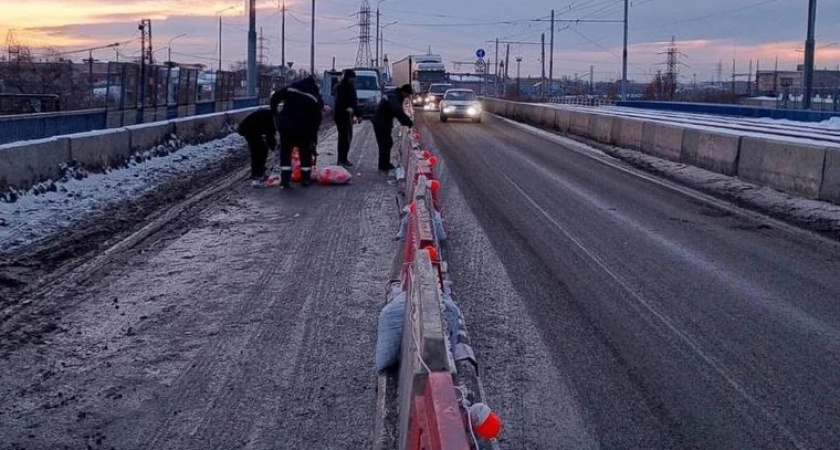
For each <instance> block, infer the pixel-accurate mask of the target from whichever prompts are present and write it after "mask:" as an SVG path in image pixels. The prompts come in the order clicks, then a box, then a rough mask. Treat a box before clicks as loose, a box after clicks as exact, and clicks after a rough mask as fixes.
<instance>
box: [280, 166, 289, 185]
mask: <svg viewBox="0 0 840 450" xmlns="http://www.w3.org/2000/svg"><path fill="white" fill-rule="evenodd" d="M291 188H292V171H291V170H282V171H280V189H291Z"/></svg>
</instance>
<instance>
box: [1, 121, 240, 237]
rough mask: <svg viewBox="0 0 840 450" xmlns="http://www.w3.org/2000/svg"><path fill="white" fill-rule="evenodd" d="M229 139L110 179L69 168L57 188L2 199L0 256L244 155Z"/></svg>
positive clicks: (149, 156)
mask: <svg viewBox="0 0 840 450" xmlns="http://www.w3.org/2000/svg"><path fill="white" fill-rule="evenodd" d="M244 145H245V141H244V139H243V138H242V137H241V136H239V135H237V134H235V133H234V134H230V135H228V136H226V137H224V138H222V139H217V140H214V141H210V142H207V143H204V144H200V145H187V146H181V145H180V144H179V143H177V142H175V141H171V142H169V143H167V144H165V145H161V146H158V147H155V148H154V149H151V150H149V151H146V152H144V153H140V154H137V155H135V156H134V157H133V158H132V160H131V161H130V162H129V164H128V165H127V167H123V168H118V169H112V170H109V171H107V172H105V173H85V172H81V171H78V170H76V169H74V168H67V169H66V170H65V176H64V178H63V179H62V180H59V181H58V182H55V183H53V182H47V183H41V184H40V185H38V186H35V187H34V188H33V189H31V190H30V191H28V192H26V193H18V194H15V193H12V194H9V193H7V194H6V195H5V198H3V197H0V253H1V252H5V251H8V250H12V249H14V248H16V247H19V246H21V245H26V244H29V243H32V242H34V241H37V240H39V239H41V238H44V237H46V236H49V235H51V234H53V233H56V232H58V231H60V230H62V229H64V228H66V227H68V226H71V225H73V224H76V223H78V222H80V221H82V220H84V219H85V218H86V217H87V216H89V215H90V214H91V213H94V212H97V211H101V210H103V209H104V208H106V207H108V206H110V205H113V204H115V203H118V202H121V201H125V200H129V199H133V198H137V197H139V196H141V195H143V194H144V193H147V192H149V191H151V190H153V189H154V188H155V187H156V186H158V185H160V184H161V183H163V182H166V181H169V180H173V179H176V178H178V177H181V176H185V175H190V174H193V173H195V172H196V171H200V170H202V169H203V168H205V167H207V166H208V165H209V164H211V163H213V162H216V161H219V160H220V159H223V158H225V157H227V156H231V155H233V154H235V153H239V152H242V151H243V147H244ZM12 200H13V201H12Z"/></svg>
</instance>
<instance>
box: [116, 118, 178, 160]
mask: <svg viewBox="0 0 840 450" xmlns="http://www.w3.org/2000/svg"><path fill="white" fill-rule="evenodd" d="M126 129H127V130H128V141H129V144H128V146H129V149H130V150H131V153H135V152H139V151H143V150H148V149H150V148H152V147H154V146H156V145H160V144H162V143H164V142H166V141H167V140H168V139H169V138H170V136H171V135H172V134H174V133H175V124H173V123H172V121H165V122H153V123H147V124H142V125H131V126H128V127H126Z"/></svg>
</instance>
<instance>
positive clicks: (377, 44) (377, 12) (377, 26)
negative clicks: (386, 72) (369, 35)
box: [376, 0, 386, 68]
mask: <svg viewBox="0 0 840 450" xmlns="http://www.w3.org/2000/svg"><path fill="white" fill-rule="evenodd" d="M384 1H386V0H379V1H378V2H377V3H376V67H377V68H379V34H380V33H381V32H382V30H381V29H380V28H379V5H380V4H382V2H384ZM382 53H385V52H384V51H383V52H382Z"/></svg>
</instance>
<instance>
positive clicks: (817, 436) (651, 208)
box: [418, 114, 840, 450]
mask: <svg viewBox="0 0 840 450" xmlns="http://www.w3.org/2000/svg"><path fill="white" fill-rule="evenodd" d="M418 117H421V118H420V119H419V122H420V128H421V131H422V134H423V136H424V139H426V140H427V142H428V146H429V147H431V150H433V151H435V152H438V153H439V154H441V155H442V156H443V158H442V163H441V165H440V168H439V176H440V178H441V179H442V186H443V187H442V195H443V205H444V208H446V209H445V212H444V217H445V220H446V223H447V226H448V229H449V235H448V238H449V243H448V257H449V260H450V263H451V271H452V274H451V275H452V279H453V281H454V286H453V288H454V291H455V294H456V296H457V298H456V300H457V301H458V302H459V304H460V305H461V307H462V309H463V311H464V315H465V318H466V321H467V328H468V331H469V333H470V335H471V339H472V341H473V342H474V344H475V349H476V353H477V357H478V359H479V361H480V362H481V363H482V364H483V365H484V371H483V374H482V376H483V382H484V386H485V389H486V394H487V398H488V401H489V403H490V404H491V406H493V407H494V408H495V409H496V410H497V411H498V412H499V413H500V415H501V416H502V417H503V419H504V420H505V433H504V438H503V439H502V442H501V445H502V447H503V448H509V449H599V448H603V449H741V450H743V449H762V450H769V449H829V448H840V307H838V301H840V276H838V274H840V251H838V246H837V245H836V244H834V243H832V242H827V241H825V240H822V239H818V238H815V237H812V236H810V235H808V234H802V233H796V232H791V231H790V230H788V229H785V228H784V227H780V226H777V224H774V223H773V222H765V221H760V220H755V219H754V218H749V216H744V215H741V214H736V213H733V212H732V211H731V210H729V209H726V208H722V207H719V205H717V204H714V203H709V202H707V201H704V200H702V199H699V198H697V197H695V196H691V195H686V194H684V193H682V192H680V191H678V190H675V189H672V188H670V187H668V183H664V184H663V183H660V182H656V181H653V180H651V179H649V178H648V177H646V176H644V175H643V174H641V176H640V172H638V171H636V170H635V169H632V168H629V166H626V165H625V164H623V163H622V162H621V161H617V160H614V159H612V158H609V157H607V156H605V155H603V154H600V153H598V152H596V151H594V150H590V151H586V150H581V149H580V147H581V146H580V145H578V144H576V143H574V142H573V141H565V140H564V139H562V138H554V139H549V138H546V137H544V136H539V135H536V134H533V133H530V132H528V131H525V130H523V129H522V128H520V127H517V126H513V125H511V124H509V123H507V122H504V121H502V120H500V119H494V118H492V117H485V122H484V123H483V124H480V125H479V124H471V123H458V122H451V121H450V123H447V124H441V123H439V122H438V121H437V117H436V116H435V115H431V114H430V115H422V114H421V115H418ZM615 166H618V167H620V168H616V167H615Z"/></svg>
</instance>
